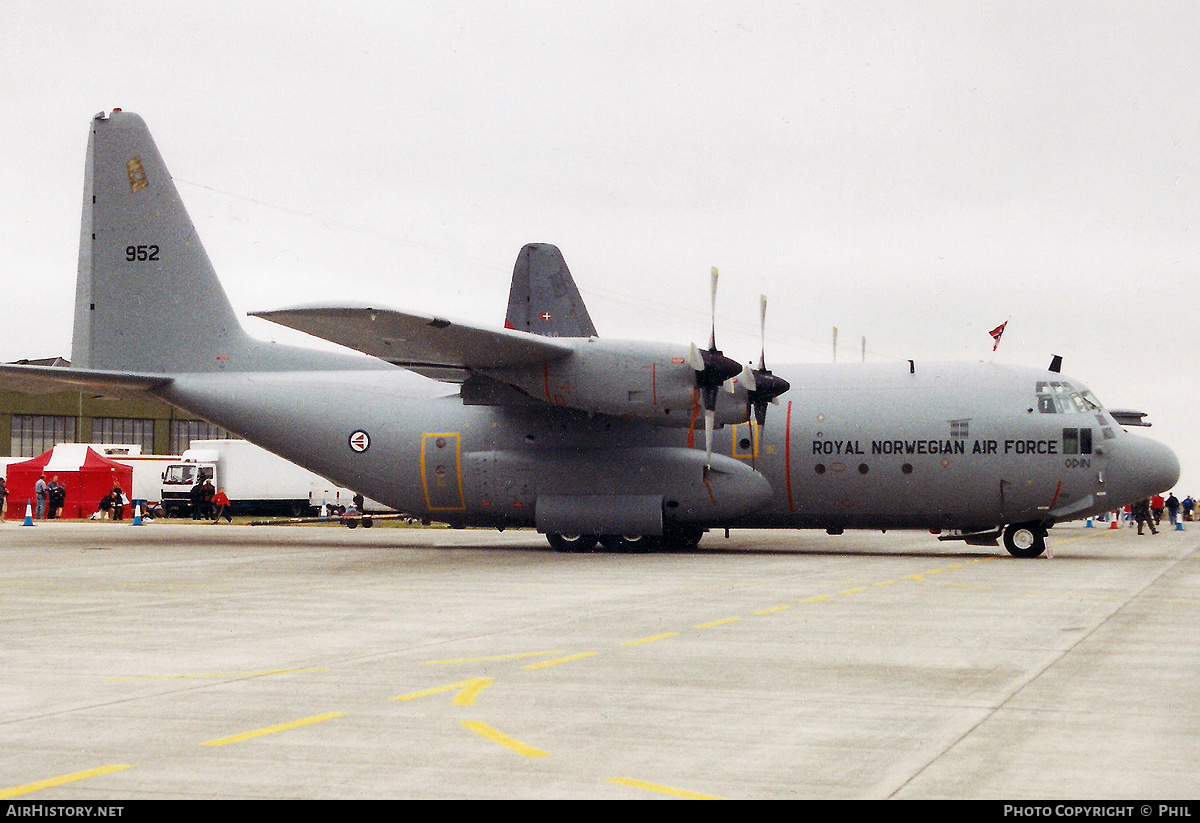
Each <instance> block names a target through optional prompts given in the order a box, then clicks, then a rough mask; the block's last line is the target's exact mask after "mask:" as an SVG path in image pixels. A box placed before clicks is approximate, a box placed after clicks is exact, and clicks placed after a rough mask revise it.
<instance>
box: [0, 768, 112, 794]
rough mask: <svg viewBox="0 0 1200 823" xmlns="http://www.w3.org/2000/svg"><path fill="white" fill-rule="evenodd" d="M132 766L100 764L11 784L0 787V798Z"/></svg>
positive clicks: (48, 787) (38, 790)
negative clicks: (71, 772)
mask: <svg viewBox="0 0 1200 823" xmlns="http://www.w3.org/2000/svg"><path fill="white" fill-rule="evenodd" d="M132 768H133V766H132V765H128V764H115V765H112V766H101V767H99V768H97V769H88V770H87V771H83V772H75V773H74V774H64V775H62V776H61V777H51V778H50V779H49V780H39V781H37V782H36V783H26V784H25V785H24V786H12V787H10V788H7V789H0V799H2V800H7V799H8V798H10V797H20V796H21V795H23V794H31V793H32V792H40V791H41V790H42V789H52V788H54V787H55V786H62V785H63V784H65V783H74V782H75V781H76V780H87V779H88V778H89V777H99V776H100V775H102V774H112V773H113V772H121V771H124V770H125V769H132Z"/></svg>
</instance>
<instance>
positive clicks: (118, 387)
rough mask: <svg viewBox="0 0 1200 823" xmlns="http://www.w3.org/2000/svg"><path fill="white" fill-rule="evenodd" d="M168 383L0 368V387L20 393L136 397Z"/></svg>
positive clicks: (94, 372)
mask: <svg viewBox="0 0 1200 823" xmlns="http://www.w3.org/2000/svg"><path fill="white" fill-rule="evenodd" d="M170 382H171V378H170V377H167V376H165V375H155V374H138V373H135V372H117V371H105V370H101V369H72V368H65V367H63V366H20V365H10V364H4V365H0V388H3V389H7V390H10V391H16V392H21V393H22V394H53V393H54V392H62V391H95V392H98V393H102V394H120V395H124V394H140V393H143V392H150V391H152V390H154V389H158V388H161V387H163V386H165V385H167V384H168V383H170Z"/></svg>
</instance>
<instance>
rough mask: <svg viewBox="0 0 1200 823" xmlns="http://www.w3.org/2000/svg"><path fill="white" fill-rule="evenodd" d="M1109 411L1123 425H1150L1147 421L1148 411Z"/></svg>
mask: <svg viewBox="0 0 1200 823" xmlns="http://www.w3.org/2000/svg"><path fill="white" fill-rule="evenodd" d="M1108 413H1109V414H1111V415H1112V418H1113V420H1116V421H1117V422H1118V423H1119V424H1121V425H1122V426H1145V427H1147V428H1149V426H1150V424H1149V423H1147V422H1146V412H1142V411H1134V410H1132V409H1109V410H1108Z"/></svg>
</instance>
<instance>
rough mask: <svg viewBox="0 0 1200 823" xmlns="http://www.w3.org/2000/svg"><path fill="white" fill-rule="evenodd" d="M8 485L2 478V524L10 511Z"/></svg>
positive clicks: (0, 478) (0, 494)
mask: <svg viewBox="0 0 1200 823" xmlns="http://www.w3.org/2000/svg"><path fill="white" fill-rule="evenodd" d="M7 500H8V485H7V484H6V483H5V482H4V478H3V477H0V523H3V522H4V515H5V513H6V512H7V511H8V505H7V503H6V501H7Z"/></svg>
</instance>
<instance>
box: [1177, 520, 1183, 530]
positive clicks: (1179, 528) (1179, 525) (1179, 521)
mask: <svg viewBox="0 0 1200 823" xmlns="http://www.w3.org/2000/svg"><path fill="white" fill-rule="evenodd" d="M1175 531H1177V532H1181V531H1183V521H1182V520H1176V521H1175Z"/></svg>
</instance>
